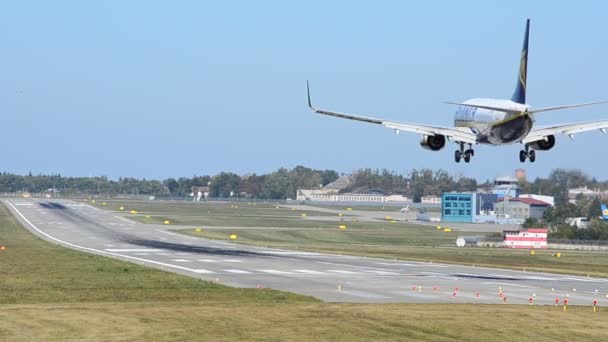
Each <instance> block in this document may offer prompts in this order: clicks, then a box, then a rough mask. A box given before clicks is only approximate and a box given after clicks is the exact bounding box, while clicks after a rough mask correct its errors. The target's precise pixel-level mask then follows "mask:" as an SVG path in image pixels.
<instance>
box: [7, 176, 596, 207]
mask: <svg viewBox="0 0 608 342" xmlns="http://www.w3.org/2000/svg"><path fill="white" fill-rule="evenodd" d="M339 177H340V174H339V173H338V172H336V171H334V170H316V169H312V168H308V167H304V166H296V167H294V168H292V169H288V168H280V169H278V170H276V171H274V172H271V173H267V174H250V175H237V174H235V173H231V172H221V173H219V174H217V175H213V176H212V175H204V176H193V177H180V178H167V179H165V180H148V179H138V178H132V177H120V178H118V179H117V180H113V179H109V178H108V177H104V176H99V177H64V176H61V175H58V174H53V175H32V174H31V173H29V174H27V175H16V174H11V173H6V172H3V173H0V192H16V191H28V192H36V193H40V192H45V191H53V189H54V190H56V191H58V192H59V193H61V194H66V195H69V194H90V195H120V194H129V195H153V196H161V197H162V196H166V197H169V196H170V197H186V196H188V195H190V193H191V192H192V187H193V186H200V187H205V186H208V187H209V194H210V196H211V197H230V196H231V195H232V196H233V197H236V196H238V197H252V198H260V199H286V198H295V196H296V190H297V189H318V188H321V187H323V186H326V185H327V184H329V183H331V182H333V181H335V180H336V179H338V178H339ZM492 186H493V182H492V181H490V180H487V181H485V182H483V183H480V182H478V181H477V180H475V179H474V178H469V177H463V176H460V175H452V174H450V173H448V172H447V171H445V170H430V169H421V170H416V169H414V170H411V171H409V172H406V173H398V172H395V171H390V170H387V169H383V170H380V169H360V170H355V171H353V173H352V175H351V176H350V183H349V185H348V186H347V187H346V188H344V189H342V190H341V191H342V192H369V191H377V192H382V193H385V194H402V195H405V196H408V197H410V198H413V199H414V201H417V200H419V199H420V198H421V197H422V196H440V195H441V193H443V192H447V191H476V190H478V189H485V190H489V189H491V188H492ZM581 186H587V187H589V188H590V189H595V188H598V189H608V182H607V181H598V180H597V179H595V178H591V177H589V176H587V175H585V174H584V173H583V172H581V171H578V170H563V169H556V170H554V171H552V172H551V173H550V174H549V176H548V177H547V178H542V177H539V178H536V179H535V180H533V181H527V180H521V181H520V187H521V190H522V192H523V193H535V194H541V195H549V196H554V197H555V198H556V203H557V205H558V206H557V207H556V210H558V208H560V210H561V208H568V207H567V205H568V189H570V188H574V187H581ZM580 203H585V202H584V201H582V202H580ZM594 207H595V206H593V205H591V204H590V203H586V204H585V206H583V204H581V205H579V206H578V207H577V208H578V209H577V210H578V211H577V212H578V213H581V214H582V216H592V215H590V210H595V209H593V208H594Z"/></svg>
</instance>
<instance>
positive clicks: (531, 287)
mask: <svg viewBox="0 0 608 342" xmlns="http://www.w3.org/2000/svg"><path fill="white" fill-rule="evenodd" d="M482 284H484V285H502V286H513V287H523V288H529V289H538V287H536V286H528V285H517V284H511V283H498V282H484V283H482Z"/></svg>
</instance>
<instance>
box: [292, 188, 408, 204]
mask: <svg viewBox="0 0 608 342" xmlns="http://www.w3.org/2000/svg"><path fill="white" fill-rule="evenodd" d="M296 200H297V201H315V202H347V203H354V202H356V203H409V202H411V200H410V199H409V198H408V197H405V196H402V195H385V194H382V193H342V194H341V193H338V191H337V190H335V189H316V190H307V189H298V191H297V193H296Z"/></svg>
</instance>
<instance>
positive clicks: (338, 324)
mask: <svg viewBox="0 0 608 342" xmlns="http://www.w3.org/2000/svg"><path fill="white" fill-rule="evenodd" d="M0 245H4V246H6V247H7V249H6V250H3V251H0V275H1V277H0V341H83V340H85V341H184V340H192V341H199V340H213V341H217V340H219V341H221V340H225V341H234V340H248V341H249V340H259V341H268V340H270V341H279V340H288V341H317V340H338V341H357V340H359V341H362V340H367V341H369V340H386V341H389V340H395V341H407V340H411V341H463V340H468V341H501V340H504V339H513V336H517V339H518V340H531V341H532V340H533V341H555V340H572V339H577V340H586V341H602V340H604V339H605V331H606V329H607V328H608V311H604V309H603V308H601V309H600V311H599V312H598V313H595V314H594V313H592V311H591V308H589V307H579V308H575V307H572V308H570V309H569V311H568V312H566V313H564V312H563V311H561V310H559V309H556V308H554V307H541V306H533V307H529V306H512V305H502V306H501V305H416V304H391V305H380V304H330V303H321V302H319V301H317V300H315V299H312V298H309V297H305V296H299V295H293V294H289V293H285V292H280V291H274V290H271V289H263V290H259V289H235V288H229V287H226V286H222V285H217V284H213V283H209V282H203V281H199V280H196V279H192V278H189V277H185V276H180V275H176V274H172V273H167V272H162V271H159V270H154V269H149V268H145V267H142V266H138V265H134V264H131V263H128V262H123V261H118V260H113V259H109V258H105V257H100V256H95V255H89V254H86V253H81V252H78V251H73V250H69V249H65V248H63V247H59V246H56V245H53V244H50V243H47V242H45V241H42V240H40V239H38V238H37V237H35V236H34V235H32V234H30V233H29V232H28V231H27V230H25V229H23V228H22V227H21V226H20V224H19V223H18V222H17V221H16V220H15V219H14V218H13V217H12V216H11V215H10V213H9V212H8V210H7V209H6V208H5V207H4V206H0Z"/></svg>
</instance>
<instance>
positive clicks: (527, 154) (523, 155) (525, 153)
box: [519, 145, 536, 163]
mask: <svg viewBox="0 0 608 342" xmlns="http://www.w3.org/2000/svg"><path fill="white" fill-rule="evenodd" d="M526 159H530V163H534V162H535V161H536V151H534V150H531V149H530V147H529V146H527V145H526V149H525V150H521V151H519V161H520V162H522V163H525V162H526Z"/></svg>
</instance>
